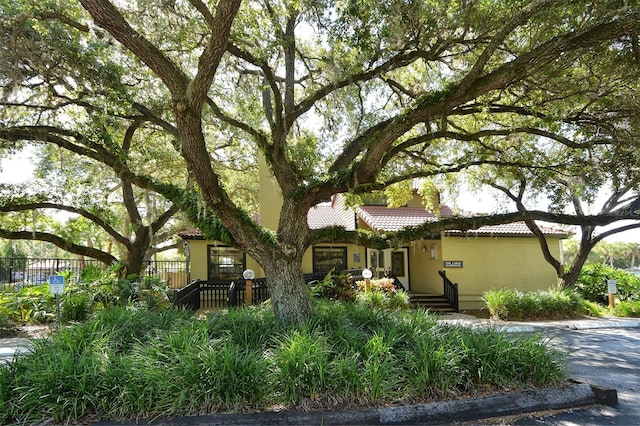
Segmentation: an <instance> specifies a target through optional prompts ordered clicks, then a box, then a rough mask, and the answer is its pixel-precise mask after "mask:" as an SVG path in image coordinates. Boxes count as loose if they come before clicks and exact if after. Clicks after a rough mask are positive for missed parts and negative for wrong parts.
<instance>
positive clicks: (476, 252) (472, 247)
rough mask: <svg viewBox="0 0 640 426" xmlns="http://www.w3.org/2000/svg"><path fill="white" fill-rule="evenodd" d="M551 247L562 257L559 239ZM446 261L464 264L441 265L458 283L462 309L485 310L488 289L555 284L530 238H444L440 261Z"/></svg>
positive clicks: (542, 287)
mask: <svg viewBox="0 0 640 426" xmlns="http://www.w3.org/2000/svg"><path fill="white" fill-rule="evenodd" d="M548 244H549V248H550V250H551V253H552V254H553V255H554V256H559V255H560V241H559V239H558V238H549V239H548ZM444 261H462V268H444V264H443V263H441V264H440V265H441V267H442V268H443V270H445V271H446V273H447V277H449V279H451V281H453V282H455V283H458V291H459V296H460V308H461V309H476V308H480V307H482V305H483V304H482V294H483V292H484V291H486V290H492V289H500V288H511V289H519V290H522V291H530V290H547V289H549V288H551V287H553V286H555V285H556V275H555V271H554V269H553V267H552V266H551V265H550V264H549V263H547V262H546V261H545V260H544V257H543V255H542V251H541V249H540V246H539V245H538V242H537V240H536V239H535V238H531V237H461V236H445V237H443V239H442V260H441V262H444Z"/></svg>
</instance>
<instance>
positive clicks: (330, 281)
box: [310, 270, 356, 301]
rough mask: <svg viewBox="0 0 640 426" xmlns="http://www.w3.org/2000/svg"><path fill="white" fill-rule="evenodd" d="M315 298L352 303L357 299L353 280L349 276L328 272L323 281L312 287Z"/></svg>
mask: <svg viewBox="0 0 640 426" xmlns="http://www.w3.org/2000/svg"><path fill="white" fill-rule="evenodd" d="M310 290H311V295H312V296H313V297H315V298H321V299H329V300H343V301H351V300H355V298H356V291H355V288H354V282H353V278H352V277H351V275H349V274H339V275H334V274H333V270H332V271H330V272H328V273H327V274H326V275H325V276H324V278H323V279H322V280H321V281H318V282H317V283H316V284H314V285H312V286H310Z"/></svg>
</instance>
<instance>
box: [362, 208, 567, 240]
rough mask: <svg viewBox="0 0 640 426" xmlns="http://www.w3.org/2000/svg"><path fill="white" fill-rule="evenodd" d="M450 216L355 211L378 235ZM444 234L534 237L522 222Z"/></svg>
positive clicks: (546, 229)
mask: <svg viewBox="0 0 640 426" xmlns="http://www.w3.org/2000/svg"><path fill="white" fill-rule="evenodd" d="M452 215H453V212H452V210H451V209H450V208H449V207H447V206H442V207H441V208H440V215H439V216H437V215H435V214H434V213H433V212H430V211H427V210H425V209H423V208H419V207H398V208H388V207H384V206H362V207H360V208H358V217H360V219H362V221H363V222H364V223H366V224H367V225H368V226H369V227H370V228H371V229H374V230H376V231H379V232H384V231H399V230H401V229H402V228H405V227H407V226H417V225H422V224H424V223H427V222H435V221H437V220H438V218H441V217H450V216H452ZM464 215H465V216H470V214H469V213H464ZM538 226H539V227H540V230H541V231H542V233H543V234H545V235H550V236H551V235H555V236H565V237H567V236H569V232H568V231H566V230H564V229H560V228H554V227H551V226H546V225H540V224H538ZM445 234H449V235H455V234H461V235H476V236H492V235H503V236H507V235H521V236H525V235H526V236H532V235H533V233H532V232H531V231H530V230H529V228H528V227H527V225H526V224H525V223H524V222H515V223H506V224H503V225H491V226H483V227H481V228H478V229H475V230H470V231H466V232H462V231H456V230H451V231H446V232H445Z"/></svg>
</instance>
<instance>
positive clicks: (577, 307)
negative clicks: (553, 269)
mask: <svg viewBox="0 0 640 426" xmlns="http://www.w3.org/2000/svg"><path fill="white" fill-rule="evenodd" d="M483 300H484V302H485V304H486V305H487V308H488V309H489V313H490V314H491V316H492V317H494V318H497V319H501V320H511V321H518V320H527V319H560V318H575V317H578V316H581V315H586V314H588V313H589V309H588V308H587V306H586V304H585V302H584V300H583V299H582V298H581V297H580V296H579V295H578V294H577V293H576V292H573V291H568V290H554V289H552V290H548V291H534V292H526V293H523V292H521V291H518V290H510V289H501V290H491V291H487V292H485V293H484V295H483Z"/></svg>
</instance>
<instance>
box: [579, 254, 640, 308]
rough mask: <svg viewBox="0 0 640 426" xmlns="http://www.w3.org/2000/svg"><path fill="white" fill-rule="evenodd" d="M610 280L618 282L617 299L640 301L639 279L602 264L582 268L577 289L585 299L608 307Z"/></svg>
mask: <svg viewBox="0 0 640 426" xmlns="http://www.w3.org/2000/svg"><path fill="white" fill-rule="evenodd" d="M608 280H616V281H617V290H618V293H617V295H616V298H618V299H619V300H621V301H626V300H640V278H639V277H636V276H635V275H634V274H632V273H630V272H627V271H623V270H621V269H616V268H614V267H611V266H609V265H605V264H602V263H595V264H591V265H586V266H585V267H584V268H582V271H581V272H580V277H579V278H578V282H577V283H576V286H575V288H576V291H577V292H578V293H579V294H580V295H582V297H583V298H585V299H587V300H590V301H592V302H596V303H600V304H603V305H607V304H608V303H609V302H608V298H607V292H608V289H607V281H608Z"/></svg>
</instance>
